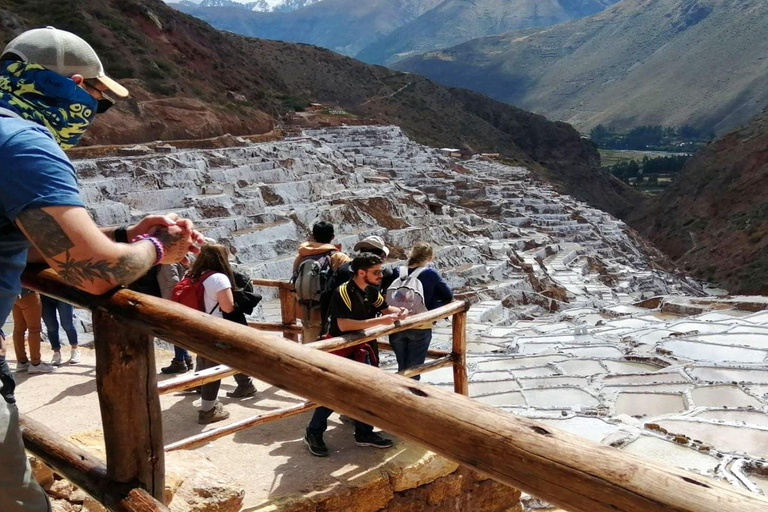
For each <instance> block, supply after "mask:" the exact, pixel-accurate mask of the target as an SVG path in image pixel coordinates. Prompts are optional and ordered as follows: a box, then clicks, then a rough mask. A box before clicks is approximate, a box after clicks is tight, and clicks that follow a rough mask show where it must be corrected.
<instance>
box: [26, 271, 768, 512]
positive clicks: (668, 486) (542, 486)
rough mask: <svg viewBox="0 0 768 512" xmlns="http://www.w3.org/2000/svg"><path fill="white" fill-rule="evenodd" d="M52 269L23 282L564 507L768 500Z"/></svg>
mask: <svg viewBox="0 0 768 512" xmlns="http://www.w3.org/2000/svg"><path fill="white" fill-rule="evenodd" d="M52 274H53V273H52V272H51V273H48V272H47V271H46V272H43V275H35V274H31V273H29V272H28V273H26V274H25V276H24V278H23V282H24V284H25V286H26V287H28V288H31V289H34V290H36V291H40V292H42V293H45V294H51V295H54V296H56V297H58V298H61V299H64V300H67V301H68V302H72V303H75V304H78V305H82V306H84V307H89V308H91V309H97V308H99V309H103V310H105V311H107V312H109V313H113V314H117V315H120V316H121V318H123V319H124V320H125V321H126V322H129V323H131V324H132V325H135V326H136V327H138V328H148V329H151V331H152V333H153V334H155V335H156V336H158V337H160V338H162V339H167V340H170V341H172V342H174V343H177V344H179V345H180V346H182V347H185V348H188V349H190V350H193V351H196V352H197V353H199V354H202V355H203V356H205V357H207V358H210V359H213V360H216V361H221V362H223V363H225V364H228V365H230V366H232V367H233V368H238V369H239V370H241V371H243V372H244V373H247V374H251V375H256V376H258V377H259V378H260V379H261V380H263V381H265V382H269V383H271V384H273V385H275V386H278V387H280V388H282V389H285V390H287V391H288V392H291V393H294V394H297V395H300V396H304V397H306V398H307V399H309V400H311V401H313V402H316V403H321V404H325V405H328V406H329V407H331V408H333V409H334V410H337V411H340V412H343V413H345V414H348V415H349V416H352V417H353V418H359V419H360V420H362V421H365V422H367V423H370V424H373V425H376V426H378V427H380V428H382V429H384V430H385V431H387V432H391V433H393V434H395V435H398V436H400V437H403V438H406V439H410V440H411V441H414V442H417V443H419V444H421V445H423V446H425V447H427V448H429V449H431V450H432V451H434V452H436V453H438V454H440V455H443V456H445V457H447V458H449V459H452V460H455V461H457V462H460V463H462V464H464V465H466V466H469V467H470V468H473V469H475V470H477V471H480V472H481V473H484V474H486V475H488V476H490V477H492V478H494V479H496V480H498V481H500V482H503V483H506V484H508V485H510V486H513V487H516V488H518V489H521V490H523V491H525V492H528V493H530V494H533V495H534V496H537V497H539V498H541V499H543V500H545V501H548V502H550V503H553V504H555V505H558V506H560V507H562V508H564V509H566V510H569V511H570V512H654V511H664V512H723V511H726V510H727V511H731V510H734V511H735V510H738V511H739V512H765V510H768V508H767V507H768V500H767V499H765V498H764V497H762V496H759V495H757V494H752V493H748V492H746V491H742V490H740V489H737V488H735V487H732V486H730V485H728V484H725V483H721V482H718V481H715V480H712V479H709V478H706V477H703V476H700V475H696V474H694V473H691V472H688V471H683V470H680V469H677V468H674V467H671V466H669V465H663V464H659V463H657V462H654V461H653V460H650V459H645V458H641V457H637V456H635V455H631V454H628V453H624V452H622V451H620V450H617V449H615V448H612V447H610V446H605V445H600V444H597V443H593V442H591V441H588V440H586V439H584V438H583V437H579V436H576V435H573V434H569V433H567V432H563V431H559V430H557V429H555V428H553V427H551V426H549V425H545V424H542V423H539V422H536V421H533V420H530V419H527V418H523V417H517V416H515V415H513V414H510V413H507V412H504V411H501V410H499V409H495V408H493V407H491V406H489V405H485V404H482V403H479V402H475V401H473V400H471V399H469V398H468V397H466V396H463V395H460V394H457V393H448V392H446V391H443V390H441V389H439V388H436V387H434V386H429V385H426V384H422V383H420V382H417V381H414V380H411V379H406V378H404V377H402V376H398V375H391V374H388V373H386V372H382V371H381V370H379V369H377V368H374V367H370V366H366V365H361V364H359V363H355V362H353V361H350V360H347V359H345V358H341V357H337V356H334V355H331V354H326V353H323V352H321V351H318V350H307V347H304V346H301V345H298V344H295V343H291V342H289V341H287V340H285V339H283V338H280V337H277V336H274V335H270V334H268V333H263V332H260V331H257V330H254V329H250V328H249V327H246V326H243V325H239V324H236V323H233V322H228V321H226V320H223V319H219V318H214V317H211V316H210V315H207V314H205V313H202V312H198V311H192V310H190V309H189V308H186V307H185V306H182V305H181V304H176V303H172V302H169V301H164V300H162V299H157V298H155V297H149V296H146V295H142V294H139V293H136V292H132V291H130V290H120V291H118V292H113V293H111V294H109V295H106V296H100V297H95V296H92V295H89V294H86V293H83V292H81V291H79V290H74V289H72V288H65V287H63V286H62V285H61V283H59V282H57V281H56V280H55V278H52V277H53V276H52ZM211 340H216V341H215V342H212V341H211ZM371 397H375V400H371ZM403 418H407V419H408V421H403Z"/></svg>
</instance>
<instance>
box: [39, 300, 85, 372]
mask: <svg viewBox="0 0 768 512" xmlns="http://www.w3.org/2000/svg"><path fill="white" fill-rule="evenodd" d="M42 303H43V322H45V331H46V333H47V334H48V341H50V342H51V348H52V349H53V359H51V364H52V365H54V366H59V365H60V364H61V341H60V340H59V320H61V327H62V328H63V329H64V332H65V333H66V334H67V341H69V348H70V351H69V363H70V364H76V363H79V362H80V349H79V348H78V344H77V329H75V307H74V306H73V305H72V304H67V303H66V302H63V301H60V300H58V299H54V298H53V297H48V296H46V295H43V297H42ZM57 316H58V318H57Z"/></svg>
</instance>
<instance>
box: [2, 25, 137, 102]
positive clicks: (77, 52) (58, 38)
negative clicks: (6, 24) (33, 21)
mask: <svg viewBox="0 0 768 512" xmlns="http://www.w3.org/2000/svg"><path fill="white" fill-rule="evenodd" d="M6 53H13V54H14V55H17V56H18V57H19V58H21V59H22V60H23V61H25V62H32V63H34V64H39V65H40V66H43V67H44V68H46V69H49V70H51V71H54V72H56V73H58V74H60V75H64V76H67V77H69V76H72V75H82V76H83V78H84V79H86V80H95V81H98V82H100V83H101V84H103V85H104V86H105V87H106V88H107V91H108V92H110V93H112V94H113V95H114V96H116V97H118V98H127V97H128V89H126V88H125V87H123V86H122V85H120V84H119V83H117V82H115V81H114V80H112V79H111V78H109V77H108V76H107V75H106V73H104V66H102V65H101V61H100V60H99V57H98V55H96V52H95V51H94V49H93V48H91V45H89V44H88V43H87V42H85V40H84V39H82V38H81V37H79V36H76V35H75V34H73V33H71V32H67V31H66V30H59V29H57V28H54V27H46V28H35V29H32V30H27V31H26V32H24V33H22V34H21V35H19V36H18V37H16V38H15V39H13V40H12V41H11V42H10V43H8V45H7V46H6V47H5V49H4V50H3V53H2V55H5V54H6Z"/></svg>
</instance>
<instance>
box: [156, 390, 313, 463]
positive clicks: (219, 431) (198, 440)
mask: <svg viewBox="0 0 768 512" xmlns="http://www.w3.org/2000/svg"><path fill="white" fill-rule="evenodd" d="M317 407H319V404H315V403H312V402H302V403H300V404H296V405H294V406H291V407H286V408H285V409H280V410H277V411H272V412H268V413H264V414H259V415H258V416H252V417H250V418H246V419H244V420H240V421H236V422H234V423H232V424H230V425H224V426H223V427H217V428H214V429H211V430H206V431H205V432H203V433H201V434H196V435H194V436H190V437H188V438H186V439H182V440H180V441H176V442H174V443H171V444H169V445H168V446H166V447H165V451H168V452H172V451H174V450H190V449H192V448H197V447H198V446H201V445H204V444H206V443H210V442H211V441H214V440H216V439H219V438H220V437H225V436H228V435H230V434H234V433H235V432H239V431H241V430H245V429H247V428H251V427H255V426H256V425H263V424H265V423H269V422H270V421H277V420H281V419H283V418H290V417H291V416H296V415H297V414H301V413H303V412H306V411H311V410H312V409H315V408H317Z"/></svg>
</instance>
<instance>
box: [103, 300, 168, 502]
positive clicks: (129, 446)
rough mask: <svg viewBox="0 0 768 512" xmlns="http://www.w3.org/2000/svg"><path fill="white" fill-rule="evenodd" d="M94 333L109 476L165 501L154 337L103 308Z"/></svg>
mask: <svg viewBox="0 0 768 512" xmlns="http://www.w3.org/2000/svg"><path fill="white" fill-rule="evenodd" d="M93 333H94V345H95V347H96V389H97V391H98V393H99V405H100V407H101V421H102V425H103V428H104V444H105V446H106V450H107V476H108V478H109V480H112V481H115V482H119V483H133V484H136V483H138V484H139V485H141V486H142V487H143V488H145V489H146V490H147V491H148V492H149V493H150V494H151V495H152V496H154V497H155V499H157V500H159V501H162V499H163V492H164V488H165V452H164V450H163V425H162V419H161V416H160V414H161V410H160V396H159V395H158V393H157V372H156V370H155V353H154V343H153V337H152V336H150V335H148V334H144V333H142V332H141V331H139V330H138V329H135V328H133V327H130V326H128V325H125V324H123V323H122V322H119V321H118V320H116V319H115V318H114V317H113V316H111V315H109V314H107V313H105V312H103V311H101V310H98V309H97V310H94V311H93Z"/></svg>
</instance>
